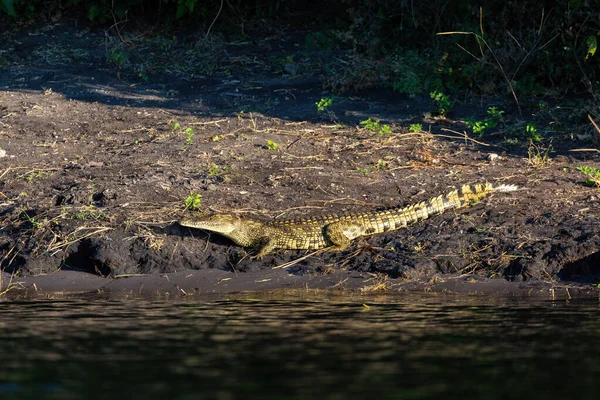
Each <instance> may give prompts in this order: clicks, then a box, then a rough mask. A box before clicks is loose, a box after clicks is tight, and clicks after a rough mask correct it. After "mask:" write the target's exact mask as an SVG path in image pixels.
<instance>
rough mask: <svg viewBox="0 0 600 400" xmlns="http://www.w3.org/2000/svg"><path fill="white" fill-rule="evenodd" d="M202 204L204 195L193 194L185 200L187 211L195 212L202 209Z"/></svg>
mask: <svg viewBox="0 0 600 400" xmlns="http://www.w3.org/2000/svg"><path fill="white" fill-rule="evenodd" d="M201 203H202V195H201V194H199V193H194V192H191V193H190V195H189V196H188V197H186V199H185V209H186V210H195V209H198V208H200V204H201Z"/></svg>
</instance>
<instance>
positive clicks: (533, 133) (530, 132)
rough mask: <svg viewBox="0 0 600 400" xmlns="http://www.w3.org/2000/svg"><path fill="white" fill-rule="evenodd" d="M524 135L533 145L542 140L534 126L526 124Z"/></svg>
mask: <svg viewBox="0 0 600 400" xmlns="http://www.w3.org/2000/svg"><path fill="white" fill-rule="evenodd" d="M525 134H526V135H527V137H528V138H529V139H531V140H532V141H533V142H535V143H539V142H540V141H541V140H542V137H541V136H540V134H539V132H538V130H537V127H536V126H535V124H532V123H529V124H527V126H526V127H525Z"/></svg>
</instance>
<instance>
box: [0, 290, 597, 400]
mask: <svg viewBox="0 0 600 400" xmlns="http://www.w3.org/2000/svg"><path fill="white" fill-rule="evenodd" d="M251 296H252V295H246V297H245V298H244V296H243V295H242V296H240V297H238V298H236V299H216V300H210V301H207V300H198V299H196V300H195V299H193V298H190V299H184V300H178V301H167V300H139V299H138V300H98V299H74V300H63V301H60V300H33V301H5V302H0V399H3V400H4V399H16V398H19V399H21V398H32V399H33V398H35V399H42V398H43V399H94V398H97V399H100V398H102V399H111V398H140V399H167V400H175V399H235V398H243V399H246V398H248V399H249V398H260V399H309V398H327V399H348V398H350V399H436V398H439V399H516V398H528V399H548V398H552V399H556V398H558V399H560V398H578V399H583V398H590V399H592V398H593V399H597V398H598V393H599V391H598V389H599V387H600V341H599V340H598V338H599V335H600V314H599V312H598V311H599V308H600V305H599V303H598V301H597V300H596V301H579V302H565V301H561V302H551V301H532V300H520V299H510V298H509V299H484V300H482V299H481V298H474V299H471V298H468V297H465V298H460V297H452V296H439V295H438V296H426V295H423V296H409V297H406V298H405V297H395V298H390V299H388V298H375V299H370V300H369V299H366V298H360V297H358V298H356V297H355V298H348V299H345V298H336V299H334V300H331V299H326V300H297V299H292V300H289V299H288V300H273V299H253V298H251Z"/></svg>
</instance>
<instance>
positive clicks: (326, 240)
mask: <svg viewBox="0 0 600 400" xmlns="http://www.w3.org/2000/svg"><path fill="white" fill-rule="evenodd" d="M514 190H517V187H516V186H513V185H500V186H493V185H492V184H491V183H485V184H476V185H464V186H463V187H461V188H460V189H457V190H453V191H452V192H450V193H448V194H446V195H441V196H438V197H434V198H432V199H430V200H427V201H423V202H421V203H418V204H413V205H410V206H408V207H404V208H400V207H398V208H392V209H387V210H382V211H371V212H366V213H363V214H350V215H342V216H337V215H322V216H316V217H312V218H307V219H304V218H302V219H292V220H281V221H277V220H276V221H272V222H261V221H258V220H255V219H250V218H240V217H238V216H235V215H232V214H213V215H209V216H198V217H187V218H183V219H182V220H181V221H180V222H179V224H180V225H182V226H187V227H190V228H197V229H203V230H206V231H211V232H216V233H219V234H220V235H223V236H225V237H227V238H229V239H231V240H232V241H233V242H235V243H236V244H237V245H239V246H243V247H255V248H258V253H257V254H256V257H257V258H261V257H263V256H265V255H267V254H269V253H271V252H272V251H273V250H275V249H296V250H303V249H306V250H309V249H321V248H325V247H331V248H332V250H343V249H345V248H346V247H348V246H349V245H350V242H351V241H352V240H353V239H356V238H357V237H359V236H367V235H373V234H376V233H383V232H388V231H393V230H396V229H400V228H404V227H406V226H408V224H411V223H414V222H417V221H419V220H424V219H427V218H429V217H430V216H431V215H434V214H441V213H442V212H444V211H446V210H449V209H452V208H460V207H464V206H466V205H468V204H469V203H471V202H475V201H478V200H480V199H482V198H483V197H485V196H487V195H488V194H490V193H492V192H510V191H514Z"/></svg>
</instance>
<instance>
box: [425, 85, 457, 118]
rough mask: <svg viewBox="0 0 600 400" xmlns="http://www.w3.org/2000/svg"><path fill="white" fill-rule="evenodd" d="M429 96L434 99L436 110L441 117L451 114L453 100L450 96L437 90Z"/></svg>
mask: <svg viewBox="0 0 600 400" xmlns="http://www.w3.org/2000/svg"><path fill="white" fill-rule="evenodd" d="M429 96H431V98H432V99H433V102H434V103H435V110H436V112H437V113H438V114H440V115H447V114H448V113H449V112H450V108H452V100H450V96H448V95H446V94H444V93H442V92H440V91H438V90H435V91H433V92H431V93H429Z"/></svg>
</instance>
